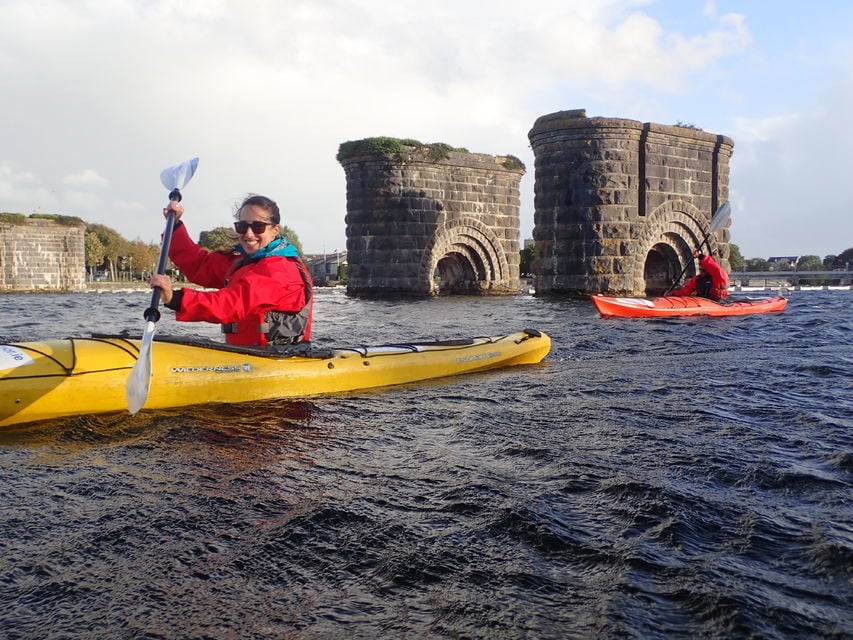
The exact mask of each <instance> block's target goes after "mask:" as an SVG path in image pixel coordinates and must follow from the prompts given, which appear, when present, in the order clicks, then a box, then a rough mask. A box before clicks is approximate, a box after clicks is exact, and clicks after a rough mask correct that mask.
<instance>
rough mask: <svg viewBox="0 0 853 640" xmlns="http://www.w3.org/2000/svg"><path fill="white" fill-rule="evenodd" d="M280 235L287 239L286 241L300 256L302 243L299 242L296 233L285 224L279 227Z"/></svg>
mask: <svg viewBox="0 0 853 640" xmlns="http://www.w3.org/2000/svg"><path fill="white" fill-rule="evenodd" d="M281 235H283V236H284V237H285V238H287V241H288V242H290V244H292V245H293V246H294V247H296V250H297V251H298V252H299V255H300V256H301V255H302V243H301V242H300V241H299V236H298V235H297V233H296V232H295V231H294V230H293V229H291V228H290V227H288V226H287V225H286V224H283V225H281Z"/></svg>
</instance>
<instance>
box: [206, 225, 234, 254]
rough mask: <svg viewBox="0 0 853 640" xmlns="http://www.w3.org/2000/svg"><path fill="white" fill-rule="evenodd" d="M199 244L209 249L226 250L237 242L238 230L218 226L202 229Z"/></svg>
mask: <svg viewBox="0 0 853 640" xmlns="http://www.w3.org/2000/svg"><path fill="white" fill-rule="evenodd" d="M198 244H199V246H200V247H204V248H205V249H208V250H209V251H225V250H227V249H231V248H233V247H234V245H235V244H237V232H236V231H234V229H229V228H228V227H216V228H214V229H211V230H210V231H202V232H201V233H200V234H199V236H198Z"/></svg>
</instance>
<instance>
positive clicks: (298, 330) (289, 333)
mask: <svg viewBox="0 0 853 640" xmlns="http://www.w3.org/2000/svg"><path fill="white" fill-rule="evenodd" d="M278 240H280V241H281V242H278ZM236 248H237V249H238V250H240V251H241V253H243V252H242V248H241V247H240V246H239V245H237V247H236ZM269 256H280V257H283V258H284V259H286V260H289V261H291V262H292V263H293V264H294V265H295V266H296V268H297V270H298V271H299V275H300V276H301V278H302V283H303V285H304V286H305V304H304V305H303V306H302V308H301V309H300V310H299V311H277V310H272V311H266V312H263V313H258V314H254V315H251V316H249V317H247V318H244V319H242V320H239V321H237V322H230V323H228V324H223V325H221V327H222V333H225V334H242V335H243V336H249V335H253V334H257V340H253V341H252V342H253V343H254V344H256V345H258V346H265V345H270V344H275V345H289V344H296V343H298V342H302V341H303V340H304V338H305V333H306V331H307V330H308V327H309V323H310V321H311V306H312V303H313V297H314V293H313V291H314V290H313V286H314V285H313V283H312V281H311V276H309V275H308V270H307V269H306V267H305V265H304V264H303V262H302V260H300V259H299V257H298V253H297V252H296V248H295V247H294V246H293V245H292V244H290V243H289V242H288V241H287V240H286V239H285V238H278V239H276V240H275V241H273V242H272V243H270V244H269V245H268V246H267V247H265V248H264V249H263V250H261V251H259V252H258V253H256V254H255V255H253V256H248V255H246V254H245V253H243V257H242V258H240V259H238V260H235V261H234V263H233V264H232V265H231V267H230V268H229V269H228V273H226V275H225V284H226V286H227V285H228V280H229V278H230V277H231V275H232V274H233V273H234V272H236V271H237V270H238V269H240V268H242V267H245V266H247V265H250V264H252V263H255V262H257V261H259V260H261V259H264V258H267V257H269ZM229 342H230V341H229ZM241 342H242V341H241Z"/></svg>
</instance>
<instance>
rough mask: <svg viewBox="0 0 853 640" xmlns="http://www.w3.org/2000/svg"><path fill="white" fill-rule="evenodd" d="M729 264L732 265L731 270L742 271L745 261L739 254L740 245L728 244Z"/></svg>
mask: <svg viewBox="0 0 853 640" xmlns="http://www.w3.org/2000/svg"><path fill="white" fill-rule="evenodd" d="M729 264H730V265H732V271H743V268H744V266H745V265H746V261H745V260H744V259H743V255H741V252H740V247H739V246H737V245H736V244H730V245H729Z"/></svg>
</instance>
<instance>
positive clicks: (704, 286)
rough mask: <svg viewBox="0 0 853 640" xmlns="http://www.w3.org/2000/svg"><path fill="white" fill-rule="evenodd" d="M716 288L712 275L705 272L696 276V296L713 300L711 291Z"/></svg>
mask: <svg viewBox="0 0 853 640" xmlns="http://www.w3.org/2000/svg"><path fill="white" fill-rule="evenodd" d="M713 287H714V279H713V278H712V277H711V274H710V273H708V272H706V271H703V272H702V273H700V274H699V275H698V276H696V295H697V296H701V297H703V298H711V297H712V294H711V289H712V288H713Z"/></svg>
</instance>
